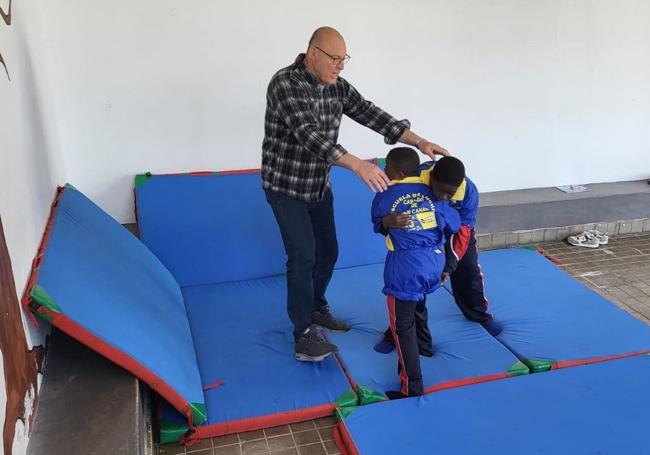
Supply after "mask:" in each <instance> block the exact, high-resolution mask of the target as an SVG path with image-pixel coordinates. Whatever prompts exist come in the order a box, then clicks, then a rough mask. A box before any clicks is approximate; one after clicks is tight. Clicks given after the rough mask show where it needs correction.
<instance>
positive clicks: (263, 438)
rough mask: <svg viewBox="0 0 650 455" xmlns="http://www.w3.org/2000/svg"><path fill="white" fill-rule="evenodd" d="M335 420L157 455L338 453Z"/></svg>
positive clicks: (168, 449) (222, 439) (224, 438)
mask: <svg viewBox="0 0 650 455" xmlns="http://www.w3.org/2000/svg"><path fill="white" fill-rule="evenodd" d="M335 423H336V422H335V420H334V417H325V418H322V419H318V420H313V421H310V422H302V423H297V424H292V425H282V426H279V427H273V428H266V429H264V430H258V431H249V432H246V433H239V434H234V435H230V436H221V437H218V438H212V439H208V440H204V441H202V442H201V443H200V444H197V445H195V446H192V447H186V448H183V447H182V446H179V445H175V444H174V445H164V446H161V447H160V451H159V454H160V455H177V454H186V453H187V454H191V455H262V454H265V455H268V454H272V455H332V454H338V453H339V450H338V449H337V447H336V444H334V441H333V439H332V427H333V426H334V424H335Z"/></svg>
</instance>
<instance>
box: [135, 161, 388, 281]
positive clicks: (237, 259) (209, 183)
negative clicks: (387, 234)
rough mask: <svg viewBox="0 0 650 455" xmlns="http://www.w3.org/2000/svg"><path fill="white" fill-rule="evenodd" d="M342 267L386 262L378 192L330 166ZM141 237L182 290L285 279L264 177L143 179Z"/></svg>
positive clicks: (138, 183) (138, 189)
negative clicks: (373, 217) (375, 204)
mask: <svg viewBox="0 0 650 455" xmlns="http://www.w3.org/2000/svg"><path fill="white" fill-rule="evenodd" d="M331 183H332V188H333V194H334V217H335V220H336V226H337V236H338V241H339V259H338V261H337V265H336V266H337V267H338V268H345V267H352V266H356V265H365V264H374V263H378V262H383V260H384V252H385V246H384V245H385V243H384V240H383V239H382V238H381V236H378V235H376V234H374V233H373V231H372V224H371V222H370V205H371V203H372V199H373V197H374V194H373V193H372V191H370V190H369V189H368V188H367V187H366V186H365V185H364V184H363V183H362V182H361V181H360V180H359V179H358V178H357V177H356V176H355V175H354V174H353V173H352V172H350V171H347V170H344V169H340V168H336V167H335V168H333V169H332V172H331ZM135 200H136V216H137V220H138V226H139V228H140V238H141V239H142V241H143V242H144V244H145V245H147V247H149V249H151V251H153V253H154V254H156V256H158V258H160V260H161V261H162V263H163V264H165V266H166V267H167V268H168V269H169V270H170V271H171V272H172V274H173V275H174V276H175V277H176V278H177V279H178V280H179V282H180V283H181V286H194V285H200V284H213V283H220V282H227V281H235V280H247V279H252V278H261V277H267V276H273V275H277V274H282V273H284V272H285V263H286V260H287V258H286V255H285V252H284V248H283V245H282V239H281V237H280V232H279V229H278V226H277V223H276V221H275V218H274V216H273V212H272V211H271V208H270V206H269V204H268V203H267V202H266V196H265V194H264V191H263V189H262V182H261V177H260V173H259V171H255V170H251V171H231V172H205V173H190V174H168V175H150V174H146V175H139V176H137V177H136V179H135Z"/></svg>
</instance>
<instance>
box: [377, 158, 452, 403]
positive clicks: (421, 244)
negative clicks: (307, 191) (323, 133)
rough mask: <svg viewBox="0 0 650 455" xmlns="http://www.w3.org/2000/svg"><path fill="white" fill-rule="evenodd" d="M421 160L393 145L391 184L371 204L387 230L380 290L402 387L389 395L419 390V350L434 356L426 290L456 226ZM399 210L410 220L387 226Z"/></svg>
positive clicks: (433, 283) (432, 286)
mask: <svg viewBox="0 0 650 455" xmlns="http://www.w3.org/2000/svg"><path fill="white" fill-rule="evenodd" d="M419 164H420V159H419V157H418V154H417V152H416V151H415V150H413V149H411V148H408V147H398V148H394V149H392V150H391V151H390V152H389V153H388V156H387V157H386V170H385V171H386V175H387V176H388V177H389V178H390V179H391V185H390V186H389V187H388V189H387V190H386V191H384V192H383V193H378V194H377V195H376V196H375V199H374V200H373V203H372V209H371V212H372V222H373V226H374V230H375V232H378V233H381V234H384V235H386V245H387V247H388V253H387V255H386V263H385V267H384V288H383V290H382V292H383V293H384V294H386V296H387V300H388V313H389V321H390V330H391V333H392V335H393V339H394V340H396V343H395V347H396V350H397V354H398V361H399V364H398V371H399V372H400V381H401V390H399V391H387V392H386V395H387V396H388V398H390V399H395V398H404V397H407V396H418V395H422V393H423V384H422V373H421V370H420V358H419V355H420V354H422V355H425V356H431V355H433V349H432V345H431V333H430V332H429V327H428V323H427V309H426V295H427V294H430V293H432V292H433V291H435V290H436V289H438V288H439V287H440V286H441V281H442V273H443V270H444V268H445V253H444V244H445V235H448V236H450V235H452V234H453V233H455V232H457V231H458V229H459V228H460V217H459V215H458V212H457V211H456V210H454V209H452V208H451V206H450V205H449V203H447V202H445V201H442V200H436V198H435V197H434V195H433V193H432V191H431V188H430V187H429V186H428V185H426V184H424V182H423V180H422V179H421V177H420V175H419V174H420V172H419V170H418V167H419ZM398 213H401V214H403V216H404V217H406V216H408V218H409V222H408V224H407V225H406V226H404V227H402V228H399V229H392V228H389V227H387V225H386V223H385V222H384V219H385V217H386V216H387V215H391V214H398Z"/></svg>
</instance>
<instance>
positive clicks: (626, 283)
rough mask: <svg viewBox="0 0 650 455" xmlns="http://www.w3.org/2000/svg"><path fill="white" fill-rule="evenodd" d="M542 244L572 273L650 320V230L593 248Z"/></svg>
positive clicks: (637, 316)
mask: <svg viewBox="0 0 650 455" xmlns="http://www.w3.org/2000/svg"><path fill="white" fill-rule="evenodd" d="M539 246H541V247H542V248H543V249H544V251H546V253H547V254H549V255H551V256H553V257H554V258H556V259H558V260H559V261H560V262H561V264H558V265H559V266H560V267H562V268H563V269H564V270H566V271H567V272H568V273H569V274H571V275H572V276H574V277H575V278H577V279H578V280H580V281H581V282H582V283H584V284H585V285H587V286H589V287H590V288H592V289H594V290H595V291H596V292H599V293H600V294H602V295H603V296H604V297H605V298H607V299H608V300H610V301H612V302H614V303H615V304H616V305H618V306H620V307H621V308H623V309H624V310H626V311H627V312H629V313H630V314H632V315H633V316H635V317H636V318H637V319H640V320H642V321H644V322H646V323H648V324H650V234H634V235H625V236H619V237H615V238H611V239H610V240H609V243H608V244H607V245H602V246H600V247H599V248H598V249H593V250H592V249H589V248H584V247H574V246H571V245H569V244H567V243H564V242H551V243H543V244H541V245H539Z"/></svg>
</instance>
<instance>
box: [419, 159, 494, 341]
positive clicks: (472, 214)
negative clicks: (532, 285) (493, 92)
mask: <svg viewBox="0 0 650 455" xmlns="http://www.w3.org/2000/svg"><path fill="white" fill-rule="evenodd" d="M443 160H445V161H443ZM448 160H457V158H453V157H445V158H443V159H441V160H439V161H438V164H436V163H434V162H432V161H429V162H426V163H423V164H422V165H421V166H420V171H421V173H420V176H421V177H422V180H424V181H425V182H426V183H427V184H429V185H430V186H431V188H432V191H434V192H436V189H435V187H436V185H439V183H438V182H436V179H435V176H436V172H434V168H435V167H439V165H440V164H442V165H443V166H446V165H447V164H446V161H448ZM458 161H459V162H460V160H458ZM439 170H440V169H439ZM449 202H450V203H451V206H452V207H454V208H455V209H456V210H458V213H459V215H460V222H461V227H460V229H459V230H458V233H456V234H455V235H453V236H452V238H451V241H450V242H449V246H450V248H451V252H452V254H451V255H449V254H448V255H447V263H448V268H449V271H450V272H451V274H450V278H451V279H450V281H451V289H452V291H453V293H454V300H455V301H456V305H458V308H460V310H461V311H462V313H463V315H465V317H466V318H467V319H469V320H470V321H474V322H478V323H480V324H481V325H483V327H485V329H486V330H487V331H488V332H489V333H490V334H491V335H493V336H497V335H498V334H499V333H501V330H502V328H501V325H500V324H499V323H497V322H496V321H495V320H494V318H493V317H492V315H491V314H490V313H489V312H488V300H487V299H486V298H485V289H484V285H483V272H481V266H480V265H479V263H478V245H477V242H476V234H475V232H474V227H475V226H476V216H477V214H478V205H479V193H478V189H477V188H476V185H474V182H472V181H471V180H470V179H469V178H468V177H467V176H465V178H464V179H463V181H462V183H461V184H460V185H459V186H458V189H457V190H456V191H455V192H454V194H453V195H452V196H451V197H450V198H449Z"/></svg>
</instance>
